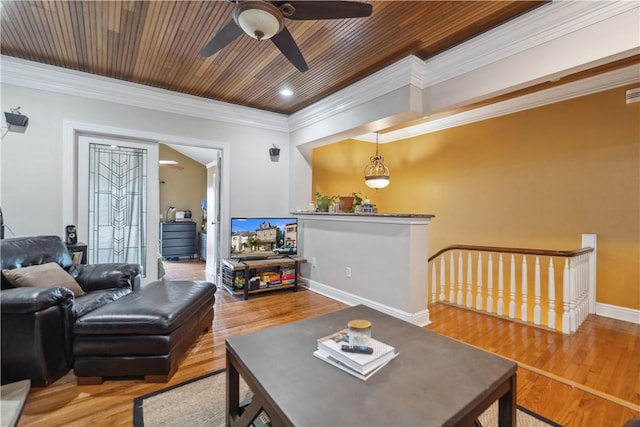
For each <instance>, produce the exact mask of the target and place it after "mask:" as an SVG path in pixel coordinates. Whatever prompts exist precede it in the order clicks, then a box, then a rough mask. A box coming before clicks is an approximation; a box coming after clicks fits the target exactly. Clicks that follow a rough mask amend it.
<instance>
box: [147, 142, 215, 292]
mask: <svg viewBox="0 0 640 427" xmlns="http://www.w3.org/2000/svg"><path fill="white" fill-rule="evenodd" d="M159 152H160V162H161V166H162V165H163V164H164V165H170V166H164V167H161V168H160V175H159V179H160V181H159V182H160V209H159V211H160V213H161V216H163V217H164V218H163V219H162V221H170V222H172V221H185V220H187V219H184V218H183V217H184V214H185V212H186V213H187V215H188V216H189V217H190V219H188V221H190V222H194V223H195V228H196V230H197V233H196V234H197V238H196V245H195V247H196V250H197V255H196V258H199V259H201V260H202V261H204V262H205V264H204V265H202V268H203V270H204V271H203V274H204V275H205V278H206V280H209V281H211V282H214V283H217V278H218V277H217V276H218V270H219V268H218V265H219V257H220V244H221V243H220V240H221V239H220V237H221V235H220V222H221V221H220V218H221V215H222V214H221V208H222V206H223V203H222V202H221V195H222V192H223V191H222V185H221V184H222V182H221V181H222V178H221V175H222V173H221V172H222V154H223V151H222V150H221V149H219V148H205V147H194V146H185V145H182V144H174V143H168V142H166V143H165V142H163V143H161V144H160V149H159ZM176 215H177V217H176ZM163 255H164V254H163ZM189 262H191V263H193V262H195V260H194V259H192V257H186V256H182V257H170V259H166V258H165V257H164V256H163V264H164V265H165V267H167V268H165V270H172V272H171V274H170V275H169V276H170V277H171V278H174V279H175V278H176V277H175V274H176V273H178V272H180V271H181V268H180V266H179V265H176V264H187V263H189ZM169 264H172V265H171V268H169ZM185 268H186V266H185ZM192 268H193V266H192Z"/></svg>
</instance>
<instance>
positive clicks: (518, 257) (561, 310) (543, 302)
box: [428, 234, 597, 334]
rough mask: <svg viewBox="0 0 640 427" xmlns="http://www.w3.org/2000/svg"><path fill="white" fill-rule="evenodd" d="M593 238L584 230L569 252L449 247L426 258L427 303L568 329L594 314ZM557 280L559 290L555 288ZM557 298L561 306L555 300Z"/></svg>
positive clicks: (575, 326) (593, 235)
mask: <svg viewBox="0 0 640 427" xmlns="http://www.w3.org/2000/svg"><path fill="white" fill-rule="evenodd" d="M596 240H597V239H596V235H595V234H583V235H582V247H581V248H580V249H575V250H571V251H559V250H547V249H523V248H505V247H494V246H473V245H453V246H448V247H446V248H444V249H441V250H439V251H438V252H436V253H435V254H434V255H432V256H431V257H429V260H428V263H429V268H430V271H431V280H430V283H431V294H430V297H431V298H430V303H435V302H438V301H440V302H448V303H450V304H454V305H458V306H461V307H465V308H469V309H474V310H479V311H484V312H487V313H492V314H496V315H498V316H505V317H507V316H508V317H509V318H510V319H518V320H520V321H522V322H526V323H532V324H534V325H540V326H546V327H548V328H550V329H554V330H560V331H562V332H563V333H565V334H570V333H573V332H575V331H576V330H577V329H578V328H579V327H580V325H581V324H582V322H583V321H584V320H585V319H586V318H587V316H588V315H589V313H595V284H596V282H595V278H596V272H595V266H596ZM496 256H497V264H496V263H495V262H494V257H496ZM474 258H475V262H474ZM546 258H548V262H547V261H546ZM465 259H466V261H465ZM529 261H533V272H531V271H530V270H529ZM465 264H466V274H465ZM505 264H508V266H505ZM544 264H547V265H548V267H547V269H546V270H547V271H546V274H542V273H543V272H542V270H543V267H542V266H543V265H544ZM557 265H558V266H559V265H562V269H561V270H557V269H556V266H557ZM507 270H508V275H507V274H506V272H507ZM447 278H448V280H447ZM518 278H519V280H518ZM485 279H486V283H485ZM559 281H561V282H562V289H561V290H560V289H556V282H559ZM531 283H533V284H531ZM496 285H497V286H496ZM559 299H561V302H562V303H561V304H557V303H556V301H558V300H559ZM518 306H519V309H518ZM543 312H545V313H546V314H545V315H544V316H543ZM530 319H532V320H530Z"/></svg>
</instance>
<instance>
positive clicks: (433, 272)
mask: <svg viewBox="0 0 640 427" xmlns="http://www.w3.org/2000/svg"><path fill="white" fill-rule="evenodd" d="M437 287H438V282H436V263H435V262H434V263H432V264H431V303H432V304H433V303H435V302H436V288H437ZM428 292H429V291H427V294H428Z"/></svg>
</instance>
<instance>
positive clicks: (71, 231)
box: [65, 225, 78, 245]
mask: <svg viewBox="0 0 640 427" xmlns="http://www.w3.org/2000/svg"><path fill="white" fill-rule="evenodd" d="M65 233H66V236H67V237H66V239H67V240H66V241H67V245H75V244H76V243H78V234H77V233H76V226H75V225H67V226H66V227H65Z"/></svg>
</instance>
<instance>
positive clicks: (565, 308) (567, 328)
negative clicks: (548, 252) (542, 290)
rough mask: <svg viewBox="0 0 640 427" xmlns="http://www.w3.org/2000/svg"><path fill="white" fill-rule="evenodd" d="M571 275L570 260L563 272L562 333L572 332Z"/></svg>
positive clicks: (565, 264)
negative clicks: (570, 306)
mask: <svg viewBox="0 0 640 427" xmlns="http://www.w3.org/2000/svg"><path fill="white" fill-rule="evenodd" d="M569 277H570V274H569V260H568V259H567V258H565V259H564V269H563V270H562V332H563V333H565V334H568V333H570V332H571V317H570V316H569V300H570V299H571V291H570V289H569V286H570V283H569V281H570V279H569Z"/></svg>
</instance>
